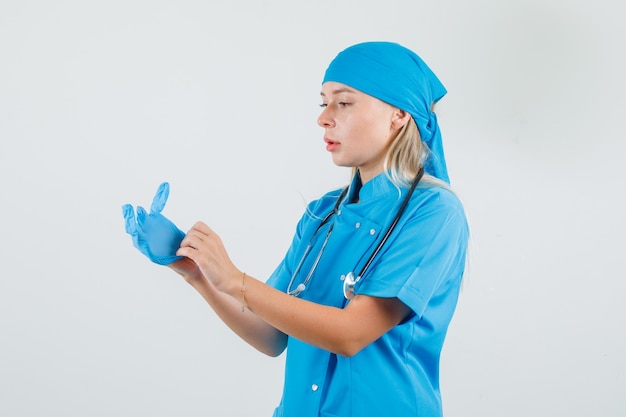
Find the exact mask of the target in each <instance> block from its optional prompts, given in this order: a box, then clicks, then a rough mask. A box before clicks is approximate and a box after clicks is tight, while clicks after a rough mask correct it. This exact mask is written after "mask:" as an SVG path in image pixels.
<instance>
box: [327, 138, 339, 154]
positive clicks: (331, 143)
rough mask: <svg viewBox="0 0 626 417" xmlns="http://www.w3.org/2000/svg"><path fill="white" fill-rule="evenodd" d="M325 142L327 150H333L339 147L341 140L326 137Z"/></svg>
mask: <svg viewBox="0 0 626 417" xmlns="http://www.w3.org/2000/svg"><path fill="white" fill-rule="evenodd" d="M324 142H326V150H327V151H329V152H332V151H334V150H335V149H337V148H338V147H339V142H336V141H334V140H332V139H329V138H324Z"/></svg>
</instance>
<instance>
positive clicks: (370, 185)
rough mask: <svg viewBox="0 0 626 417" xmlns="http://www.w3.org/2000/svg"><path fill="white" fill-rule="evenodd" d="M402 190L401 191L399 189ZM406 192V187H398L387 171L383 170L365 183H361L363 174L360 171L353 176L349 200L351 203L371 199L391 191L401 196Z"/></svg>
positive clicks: (383, 195)
mask: <svg viewBox="0 0 626 417" xmlns="http://www.w3.org/2000/svg"><path fill="white" fill-rule="evenodd" d="M399 190H401V191H399ZM405 192H406V189H404V188H398V187H397V186H396V185H395V184H394V183H393V182H391V180H390V179H389V176H388V175H387V174H386V173H385V172H381V173H380V174H378V175H377V176H375V177H374V178H372V179H371V180H369V181H368V182H366V183H365V184H362V183H361V176H360V175H359V173H358V171H357V173H356V174H355V175H354V177H353V178H352V183H351V184H350V193H349V198H348V201H349V202H351V203H354V202H357V201H360V202H365V201H370V200H374V199H377V198H379V197H386V196H389V194H391V193H395V194H396V195H398V196H400V195H402V194H404V193H405Z"/></svg>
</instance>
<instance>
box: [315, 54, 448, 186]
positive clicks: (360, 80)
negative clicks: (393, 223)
mask: <svg viewBox="0 0 626 417" xmlns="http://www.w3.org/2000/svg"><path fill="white" fill-rule="evenodd" d="M327 81H334V82H338V83H341V84H345V85H347V86H350V87H352V88H355V89H357V90H359V91H361V92H363V93H365V94H368V95H370V96H372V97H376V98H377V99H379V100H382V101H384V102H386V103H389V104H391V105H392V106H395V107H397V108H399V109H401V110H404V111H406V112H408V113H409V114H410V115H411V116H412V117H413V120H414V121H415V123H416V124H417V128H418V129H419V131H420V135H421V137H422V141H423V142H424V143H425V144H426V145H427V146H428V148H429V149H430V155H429V157H428V159H427V160H426V162H425V163H424V169H425V171H426V172H427V173H428V174H430V175H433V176H435V177H437V178H439V179H441V180H443V181H445V182H447V183H449V182H450V179H449V178H448V170H447V168H446V160H445V157H444V154H443V144H442V142H441V133H440V132H439V124H438V123H437V116H436V115H435V113H434V112H432V111H431V106H432V104H433V103H436V102H437V101H439V99H441V98H442V97H443V96H444V95H445V94H446V92H447V91H446V88H445V87H444V86H443V84H442V83H441V81H439V79H438V78H437V76H436V75H435V74H434V73H433V72H432V71H431V69H430V68H428V66H427V65H426V63H424V61H422V59H421V58H420V57H419V56H417V54H416V53H415V52H413V51H411V50H409V49H407V48H405V47H404V46H401V45H399V44H397V43H392V42H365V43H359V44H356V45H353V46H350V47H348V48H347V49H345V50H343V51H342V52H340V53H339V54H338V55H337V56H336V57H335V59H334V60H333V61H332V62H331V63H330V65H329V66H328V69H326V74H325V75H324V81H323V83H325V82H327Z"/></svg>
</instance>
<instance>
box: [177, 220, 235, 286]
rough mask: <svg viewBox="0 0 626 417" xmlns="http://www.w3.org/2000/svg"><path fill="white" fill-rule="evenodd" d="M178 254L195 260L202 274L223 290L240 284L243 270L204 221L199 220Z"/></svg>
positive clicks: (181, 244) (186, 237) (184, 240)
mask: <svg viewBox="0 0 626 417" xmlns="http://www.w3.org/2000/svg"><path fill="white" fill-rule="evenodd" d="M176 255H178V256H186V257H187V258H189V259H191V260H192V261H194V262H195V264H196V265H197V266H198V269H200V271H201V272H202V275H204V276H205V277H206V279H208V280H209V281H211V283H212V284H213V285H215V287H216V288H217V289H218V290H220V291H222V292H229V290H231V288H230V287H233V288H232V290H234V286H235V285H238V284H236V282H239V281H238V280H239V278H240V277H241V272H240V271H239V270H238V269H237V268H236V267H235V265H234V264H233V263H232V261H231V260H230V258H229V256H228V253H226V248H225V247H224V244H223V243H222V240H221V239H220V237H219V236H218V235H217V233H215V232H214V231H213V230H211V228H210V227H209V226H207V225H206V224H205V223H203V222H197V223H196V224H194V225H193V227H192V228H191V229H190V230H189V232H187V235H186V236H185V238H184V239H183V241H182V242H181V243H180V249H178V251H177V252H176Z"/></svg>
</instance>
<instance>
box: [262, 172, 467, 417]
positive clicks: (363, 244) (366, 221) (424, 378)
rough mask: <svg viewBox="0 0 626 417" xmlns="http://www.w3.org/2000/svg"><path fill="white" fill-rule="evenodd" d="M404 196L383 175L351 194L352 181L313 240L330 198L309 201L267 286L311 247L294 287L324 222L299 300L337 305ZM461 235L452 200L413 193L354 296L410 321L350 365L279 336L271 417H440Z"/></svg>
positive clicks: (284, 277) (282, 279) (436, 190)
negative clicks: (402, 311)
mask: <svg viewBox="0 0 626 417" xmlns="http://www.w3.org/2000/svg"><path fill="white" fill-rule="evenodd" d="M406 192H407V189H404V188H403V189H398V188H397V187H396V186H395V185H394V184H393V183H392V182H391V181H390V180H389V178H388V177H387V176H386V175H385V174H384V173H383V174H380V175H378V176H377V177H375V178H373V179H372V180H370V181H368V182H367V183H366V184H364V185H363V187H362V188H361V189H360V190H358V187H357V186H356V184H355V182H353V184H352V185H351V189H350V192H349V195H348V198H347V199H346V200H345V202H344V203H342V204H341V205H340V206H339V209H338V211H337V213H336V214H335V215H334V216H333V217H332V218H331V219H330V221H329V222H328V223H327V224H326V225H324V227H323V228H322V229H320V230H319V231H318V232H317V233H315V230H316V229H317V227H318V226H319V224H320V219H321V218H323V217H324V216H325V215H326V214H327V213H329V212H330V211H331V210H332V209H333V206H334V205H335V202H336V201H337V197H338V196H339V193H340V192H339V191H333V192H330V193H328V194H326V195H325V196H323V197H322V198H320V199H318V200H316V201H314V202H312V203H311V204H309V206H308V208H307V211H306V213H305V214H304V215H303V217H302V219H301V220H300V222H299V223H298V226H297V231H296V234H295V237H294V239H293V243H292V245H291V247H290V248H289V250H288V252H287V254H286V256H285V258H284V259H283V261H282V262H281V264H280V265H279V266H278V268H277V269H276V271H275V272H274V273H273V274H272V276H271V277H270V278H269V280H268V284H270V285H272V286H274V287H275V288H278V289H280V290H282V291H287V287H288V285H289V281H290V280H291V278H292V275H293V272H294V270H295V269H296V267H297V265H298V263H299V262H300V260H301V259H302V257H303V254H304V251H305V249H306V246H307V244H308V243H309V242H311V243H312V244H313V249H312V250H311V253H310V254H309V256H307V257H306V259H305V262H304V264H303V265H302V267H301V270H300V271H299V273H298V276H296V277H295V280H294V283H293V285H292V289H293V288H295V287H296V286H297V285H298V284H299V283H301V282H302V280H303V279H304V277H305V276H306V275H307V274H308V273H309V271H310V270H311V267H312V263H313V262H314V260H315V258H316V257H317V254H318V253H319V250H320V247H321V245H322V243H323V241H324V240H325V237H326V231H327V228H328V227H330V225H331V224H332V225H333V230H332V233H331V234H330V237H329V239H328V242H327V246H326V248H325V249H324V252H323V255H322V257H321V260H320V262H319V264H318V265H317V267H316V269H315V272H314V275H313V277H312V278H311V280H310V282H309V283H308V285H307V288H306V290H305V291H304V292H303V293H302V294H301V295H300V297H301V298H303V299H306V300H310V301H314V302H316V303H320V304H324V305H329V306H335V307H342V306H345V305H346V303H347V300H346V299H345V298H344V296H343V286H342V281H341V279H340V277H341V275H344V274H346V273H348V272H350V271H352V272H354V273H355V274H357V273H358V272H359V271H360V270H361V268H362V266H363V264H364V263H365V262H366V261H367V259H368V258H369V256H370V254H371V253H372V251H373V250H374V249H375V247H376V245H377V243H378V241H379V240H380V239H381V238H382V237H383V235H384V233H385V232H386V230H387V227H388V225H389V224H390V223H391V221H392V219H393V217H394V215H395V213H396V211H397V209H398V207H399V206H400V204H401V203H402V199H403V197H404V195H405V194H406ZM357 193H358V195H356V194H357ZM357 200H358V202H357V203H350V202H351V201H357ZM468 233H469V232H468V226H467V221H466V217H465V213H464V210H463V207H462V205H461V203H460V202H459V200H458V199H457V198H456V196H455V195H454V194H453V193H452V192H450V191H449V190H446V189H444V188H441V187H437V186H430V185H420V186H418V188H416V190H415V192H414V194H413V196H412V197H411V200H410V202H409V205H408V206H407V209H406V211H405V212H404V214H403V216H402V217H401V219H400V221H399V223H398V225H397V226H396V228H395V229H394V232H393V233H392V235H391V236H390V238H389V240H388V241H387V242H386V243H385V245H384V246H383V248H382V250H381V251H380V252H379V253H378V255H377V257H376V258H375V260H374V262H373V263H372V265H371V267H370V268H369V270H368V272H367V273H366V274H365V276H364V278H363V279H362V280H361V281H360V282H359V283H358V284H357V286H356V288H355V292H356V294H366V295H369V296H375V297H397V298H398V299H400V300H401V301H402V302H403V303H404V304H406V305H407V306H408V307H409V308H410V309H411V310H412V313H411V315H410V316H409V317H408V318H407V319H406V320H405V321H403V322H402V323H400V324H399V325H397V326H395V327H394V328H392V329H391V330H390V331H389V332H387V333H386V334H384V335H383V336H382V337H380V338H379V339H378V340H376V341H375V342H373V343H371V344H370V345H369V346H367V347H365V348H364V349H363V350H361V351H360V352H359V353H357V354H356V355H354V356H353V357H350V358H348V357H343V356H340V355H336V354H332V353H330V352H328V351H326V350H323V349H320V348H317V347H315V346H312V345H309V344H307V343H304V342H302V341H300V340H298V339H296V338H294V337H289V339H288V345H287V359H286V361H287V362H286V368H285V381H284V390H283V397H282V401H281V403H280V405H279V406H278V408H277V409H276V411H275V413H274V416H275V417H280V416H284V417H313V416H315V417H317V416H325V417H331V416H341V417H348V416H358V417H368V416H372V417H373V416H419V417H435V416H441V414H442V411H441V397H440V391H439V356H440V352H441V348H442V345H443V342H444V338H445V334H446V331H447V328H448V325H449V323H450V320H451V318H452V314H453V312H454V309H455V307H456V303H457V299H458V294H459V289H460V284H461V278H462V275H463V271H464V267H465V255H466V247H467V241H468Z"/></svg>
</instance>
